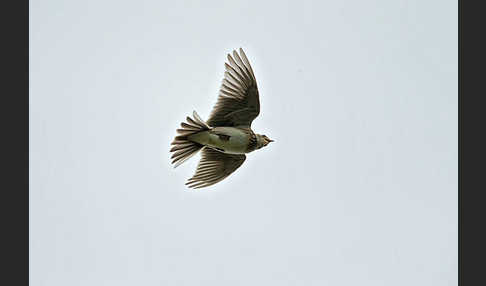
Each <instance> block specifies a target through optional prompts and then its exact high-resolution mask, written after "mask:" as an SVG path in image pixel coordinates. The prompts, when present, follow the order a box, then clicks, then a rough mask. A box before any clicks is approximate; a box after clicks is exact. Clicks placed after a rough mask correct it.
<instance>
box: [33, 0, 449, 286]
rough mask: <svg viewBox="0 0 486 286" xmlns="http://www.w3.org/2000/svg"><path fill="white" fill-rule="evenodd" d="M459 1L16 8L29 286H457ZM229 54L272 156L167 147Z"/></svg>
mask: <svg viewBox="0 0 486 286" xmlns="http://www.w3.org/2000/svg"><path fill="white" fill-rule="evenodd" d="M457 13H458V11H457V1H449V0H447V1H443V0H435V1H432V0H428V1H423V0H421V1H418V0H412V1H397V0H394V1H390V0H381V1H378V0H371V1H361V0H353V1H351V0H346V1H249V0H245V1H204V2H203V1H200V2H199V1H156V0H150V1H115V0H85V1H59V0H50V1H39V0H31V1H30V282H31V285H33V286H41V285H42V286H58V285H59V286H65V285H70V286H71V285H90V286H97V285H117V286H119V285H120V286H124V285H178V286H179V285H180V286H182V285H188V286H189V285H208V286H209V285H211V286H215V285H217V286H219V285H225V286H227V285H279V286H281V285H333V286H335V285H338V286H339V285H353V286H354V285H373V286H377V285H387V286H389V285H393V286H400V285H404V286H409V285H415V286H417V285H424V286H434V285H441V286H443V285H457V267H458V264H457V259H458V256H457V235H458V234H457V226H458V224H457V197H458V195H457V183H458V182H457V174H458V170H457V156H458V153H457V147H458V146H457V141H458V138H457V132H458V129H457V128H458V127H457V109H458V104H457V90H458V84H457V78H458V74H457V69H458V66H457V61H458V58H457V45H458V42H457V37H458V34H457V33H458V32H457ZM239 47H243V49H244V50H245V52H246V54H247V56H248V58H249V60H250V63H251V64H252V66H253V70H254V71H255V76H256V79H257V82H258V86H259V90H260V101H261V112H260V116H259V117H258V118H257V119H256V120H255V121H254V122H253V125H252V128H253V130H254V131H255V132H257V133H261V134H266V135H268V136H269V137H270V138H272V139H274V140H275V142H274V143H271V144H270V145H268V146H267V147H266V148H263V149H261V150H258V151H255V152H253V153H251V154H249V155H248V157H247V160H246V162H245V163H244V164H243V165H242V166H241V167H240V168H239V169H238V170H237V171H236V172H235V173H234V174H232V175H231V176H230V177H228V178H227V179H226V180H224V181H222V182H220V183H218V184H216V185H214V186H212V187H209V188H204V189H200V190H189V189H187V188H186V187H185V185H184V183H185V182H186V180H187V179H188V178H189V177H191V176H192V175H193V173H194V171H195V168H196V165H197V162H198V160H199V157H200V155H196V156H195V157H193V158H192V159H191V160H190V161H187V162H186V163H184V164H183V165H181V166H180V167H178V168H177V169H174V168H173V167H172V166H171V164H170V153H169V149H170V142H171V141H172V139H173V137H174V136H175V135H176V132H175V129H176V128H178V127H179V123H180V122H181V121H183V120H184V119H185V117H186V116H187V115H190V114H191V113H192V111H193V110H196V111H197V112H198V113H199V114H200V115H201V116H202V117H203V118H205V119H207V117H208V116H209V113H210V111H211V109H212V107H213V105H214V103H215V102H216V99H217V95H218V89H219V87H220V84H221V80H222V79H223V73H224V62H225V60H226V54H227V53H228V52H231V51H232V50H233V49H237V48H239Z"/></svg>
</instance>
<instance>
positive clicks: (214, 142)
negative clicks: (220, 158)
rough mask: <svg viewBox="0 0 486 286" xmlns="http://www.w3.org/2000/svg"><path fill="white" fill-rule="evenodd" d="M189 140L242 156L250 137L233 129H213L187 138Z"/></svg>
mask: <svg viewBox="0 0 486 286" xmlns="http://www.w3.org/2000/svg"><path fill="white" fill-rule="evenodd" d="M188 139H189V140H191V141H194V142H197V143H199V144H202V145H206V146H209V147H212V148H215V149H217V150H219V151H221V152H224V153H229V154H244V153H246V150H247V148H248V142H249V139H250V135H249V134H248V133H246V132H245V131H243V130H241V129H238V128H234V127H214V128H213V129H211V130H208V131H202V132H199V133H196V134H193V135H190V136H189V137H188Z"/></svg>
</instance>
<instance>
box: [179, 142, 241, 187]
mask: <svg viewBox="0 0 486 286" xmlns="http://www.w3.org/2000/svg"><path fill="white" fill-rule="evenodd" d="M201 155H202V157H201V160H200V161H199V164H198V166H197V169H196V173H195V174H194V176H192V178H190V179H189V180H188V181H187V183H186V185H188V186H189V188H195V189H198V188H203V187H208V186H211V185H213V184H216V183H217V182H219V181H221V180H223V179H224V178H226V177H228V176H229V175H230V174H231V173H233V172H234V171H235V170H236V169H238V168H239V167H240V166H241V164H243V162H244V161H245V159H246V156H245V155H240V154H238V155H234V154H226V153H223V152H219V151H216V150H213V149H211V148H209V147H204V148H203V150H202V151H201Z"/></svg>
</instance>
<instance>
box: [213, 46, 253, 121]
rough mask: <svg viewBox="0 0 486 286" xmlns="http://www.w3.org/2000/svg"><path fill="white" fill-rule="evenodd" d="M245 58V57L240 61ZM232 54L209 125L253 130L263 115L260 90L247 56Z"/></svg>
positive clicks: (234, 52) (241, 53)
mask: <svg viewBox="0 0 486 286" xmlns="http://www.w3.org/2000/svg"><path fill="white" fill-rule="evenodd" d="M240 55H241V57H240ZM240 55H238V53H237V52H236V51H233V57H234V58H233V57H231V55H230V54H228V61H229V64H228V63H225V64H224V65H225V67H226V71H225V72H224V79H223V83H222V85H221V88H220V90H219V96H218V101H217V102H216V105H215V106H214V108H213V110H212V112H211V115H210V116H209V119H208V121H207V123H208V125H209V126H213V127H217V126H247V127H250V126H251V122H252V121H253V120H254V119H255V118H256V117H257V116H258V114H259V113H260V98H259V95H258V88H257V83H256V79H255V75H254V74H253V70H252V68H251V66H250V62H249V61H248V59H247V57H246V55H245V52H243V50H242V49H241V48H240Z"/></svg>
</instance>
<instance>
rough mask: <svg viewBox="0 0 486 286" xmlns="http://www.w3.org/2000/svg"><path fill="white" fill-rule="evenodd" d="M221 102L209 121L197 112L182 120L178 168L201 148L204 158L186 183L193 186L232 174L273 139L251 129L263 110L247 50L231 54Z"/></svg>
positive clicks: (176, 143) (177, 147) (175, 148)
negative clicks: (255, 151) (249, 156)
mask: <svg viewBox="0 0 486 286" xmlns="http://www.w3.org/2000/svg"><path fill="white" fill-rule="evenodd" d="M228 62H229V63H225V68H226V71H225V73H224V79H223V83H222V85H221V88H220V90H219V96H218V101H217V102H216V105H215V106H214V108H213V110H212V112H211V115H210V116H209V119H208V120H207V121H206V122H205V121H204V120H202V119H201V117H200V116H199V115H198V114H197V113H196V111H194V112H193V118H191V117H189V116H188V117H187V118H186V119H187V122H182V123H181V127H182V128H181V129H177V133H178V134H179V135H178V136H176V137H175V139H174V141H173V142H172V143H171V145H174V146H173V147H172V149H170V152H174V153H173V154H172V157H171V159H173V161H172V163H173V164H175V166H174V167H177V166H179V165H180V164H182V163H183V162H185V161H186V160H187V159H189V158H190V157H192V156H194V155H195V154H196V153H197V152H198V151H199V150H201V152H202V156H201V160H200V161H199V164H198V166H197V169H196V173H195V174H194V176H192V178H190V179H189V180H188V181H187V183H186V185H188V187H189V188H203V187H208V186H211V185H213V184H216V183H217V182H220V181H221V180H223V179H225V178H226V177H228V176H229V175H230V174H231V173H233V172H234V171H235V170H236V169H238V168H239V167H240V166H241V164H243V162H244V161H245V159H246V155H245V154H246V153H250V152H252V151H254V150H257V149H260V148H262V147H264V146H267V145H268V143H270V142H273V140H271V139H270V138H268V137H267V136H265V135H260V134H256V133H254V132H253V130H251V123H252V121H253V120H254V119H255V118H256V117H257V116H258V114H259V113H260V99H259V95H258V88H257V83H256V80H255V75H254V73H253V70H252V68H251V66H250V62H249V61H248V58H247V57H246V55H245V53H244V52H243V50H242V49H241V48H240V54H239V55H238V53H237V52H236V51H233V57H232V56H231V54H228Z"/></svg>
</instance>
